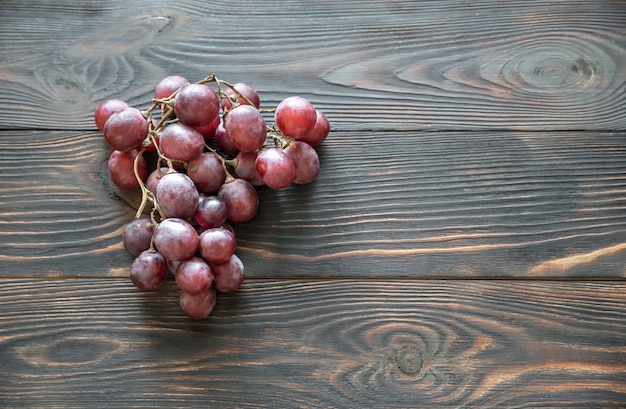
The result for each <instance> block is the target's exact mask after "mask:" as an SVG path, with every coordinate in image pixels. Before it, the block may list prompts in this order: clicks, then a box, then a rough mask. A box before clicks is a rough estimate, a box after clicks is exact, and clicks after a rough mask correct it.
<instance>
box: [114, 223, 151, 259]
mask: <svg viewBox="0 0 626 409" xmlns="http://www.w3.org/2000/svg"><path fill="white" fill-rule="evenodd" d="M153 232H154V226H153V224H152V221H151V220H150V219H148V218H146V217H140V218H138V219H135V220H133V221H132V222H130V223H128V224H127V225H126V228H125V229H124V233H123V234H122V243H123V244H124V248H125V249H126V250H127V251H128V252H129V253H130V254H132V255H133V256H135V257H137V256H138V255H139V254H140V253H141V252H142V251H145V250H148V249H149V248H150V242H151V241H152V233H153Z"/></svg>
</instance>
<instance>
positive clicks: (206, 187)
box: [187, 152, 226, 194]
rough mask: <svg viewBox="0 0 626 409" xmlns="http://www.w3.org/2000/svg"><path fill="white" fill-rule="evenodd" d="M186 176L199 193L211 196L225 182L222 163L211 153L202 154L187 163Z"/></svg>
mask: <svg viewBox="0 0 626 409" xmlns="http://www.w3.org/2000/svg"><path fill="white" fill-rule="evenodd" d="M187 176H189V177H190V178H191V180H192V181H193V183H195V185H196V188H197V189H198V191H199V192H201V193H206V194H211V193H215V192H217V191H218V190H219V188H220V187H221V186H222V185H223V184H224V181H225V180H226V171H225V170H224V166H222V161H221V160H220V159H219V158H218V157H217V155H216V154H214V153H213V152H204V153H202V154H201V155H200V156H199V157H198V158H197V159H195V160H192V161H191V162H189V166H188V167H187Z"/></svg>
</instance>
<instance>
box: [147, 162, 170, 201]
mask: <svg viewBox="0 0 626 409" xmlns="http://www.w3.org/2000/svg"><path fill="white" fill-rule="evenodd" d="M168 170H169V169H168V168H167V167H160V168H157V169H155V170H153V171H152V172H150V174H149V175H148V178H147V179H146V189H148V190H149V191H151V192H152V193H153V194H156V189H157V185H158V184H159V182H160V181H161V178H162V177H163V176H165V174H166V173H167V172H168Z"/></svg>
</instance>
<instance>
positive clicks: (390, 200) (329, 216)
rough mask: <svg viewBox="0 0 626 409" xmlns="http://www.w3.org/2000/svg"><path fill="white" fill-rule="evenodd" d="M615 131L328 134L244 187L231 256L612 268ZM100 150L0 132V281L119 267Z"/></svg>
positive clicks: (408, 266)
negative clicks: (294, 169) (304, 178)
mask: <svg viewBox="0 0 626 409" xmlns="http://www.w3.org/2000/svg"><path fill="white" fill-rule="evenodd" d="M625 136H626V135H624V134H623V133H620V134H612V133H542V134H535V133H524V132H513V133H510V132H504V133H502V132H490V133H486V134H483V135H480V136H478V135H474V134H471V133H470V134H468V133H464V132H450V133H424V132H384V133H376V134H372V133H359V132H334V133H333V134H332V135H331V137H330V138H329V139H328V140H327V141H326V142H325V143H324V144H323V145H322V146H321V147H320V155H321V160H322V170H321V173H320V175H319V177H318V180H316V181H315V182H314V183H313V184H311V185H307V186H293V187H289V188H287V189H285V190H281V191H274V190H269V189H266V188H261V189H259V195H260V203H261V206H260V210H259V213H258V215H257V216H256V217H255V219H253V220H252V221H250V222H247V223H241V224H237V225H235V229H236V231H237V234H238V247H239V249H238V254H240V256H241V258H242V259H243V260H244V262H245V263H246V265H247V266H249V269H248V274H249V275H250V276H265V277H272V276H289V275H292V276H293V275H295V276H302V277H315V276H352V277H359V276H363V277H365V276H367V277H393V276H409V277H452V276H456V277H484V276H489V277H503V276H508V277H522V276H527V277H624V276H625V274H626V272H625V270H624V265H625V264H626V261H625V258H624V257H625V250H626V213H625V212H624V209H625V208H626V195H625V192H626V148H625V147H624V143H623V141H624V137H625ZM107 153H108V150H107V148H106V147H105V144H104V141H103V139H102V138H101V137H100V136H98V135H96V134H95V133H67V132H45V131H42V132H35V131H20V132H18V131H12V132H8V131H7V132H2V133H0V164H1V165H0V193H1V195H0V216H1V217H0V242H1V243H2V246H0V276H15V275H30V276H38V277H41V276H59V275H62V276H75V275H80V276H100V277H102V276H105V275H123V276H125V275H127V274H128V268H129V266H130V263H131V261H132V260H131V258H130V256H129V255H128V254H126V252H125V251H124V249H123V248H122V246H121V240H120V237H121V233H122V230H123V228H124V227H125V225H126V223H128V222H130V221H131V220H132V218H133V216H134V209H133V208H132V207H131V206H129V205H127V204H126V203H124V202H123V201H122V200H119V197H118V196H116V194H115V191H113V190H111V189H110V184H109V182H108V178H107V175H106V174H107V171H106V164H105V163H106V162H105V161H106V155H107ZM117 192H118V193H119V194H120V195H123V197H124V199H126V200H127V201H128V203H135V204H136V199H137V196H136V195H128V194H126V195H124V194H123V193H122V192H120V191H119V190H118V191H117ZM133 200H135V201H133ZM86 260H88V262H86Z"/></svg>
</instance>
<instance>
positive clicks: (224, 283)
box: [209, 254, 245, 293]
mask: <svg viewBox="0 0 626 409" xmlns="http://www.w3.org/2000/svg"><path fill="white" fill-rule="evenodd" d="M209 266H210V267H211V271H212V272H213V283H214V284H215V288H216V289H217V290H218V291H220V292H223V293H228V292H232V291H237V290H238V289H239V287H241V283H243V280H244V277H245V271H244V267H243V263H242V262H241V260H240V259H239V257H237V256H236V255H235V254H233V255H232V256H231V257H230V259H229V260H228V261H227V262H225V263H219V264H216V263H210V264H209Z"/></svg>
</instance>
